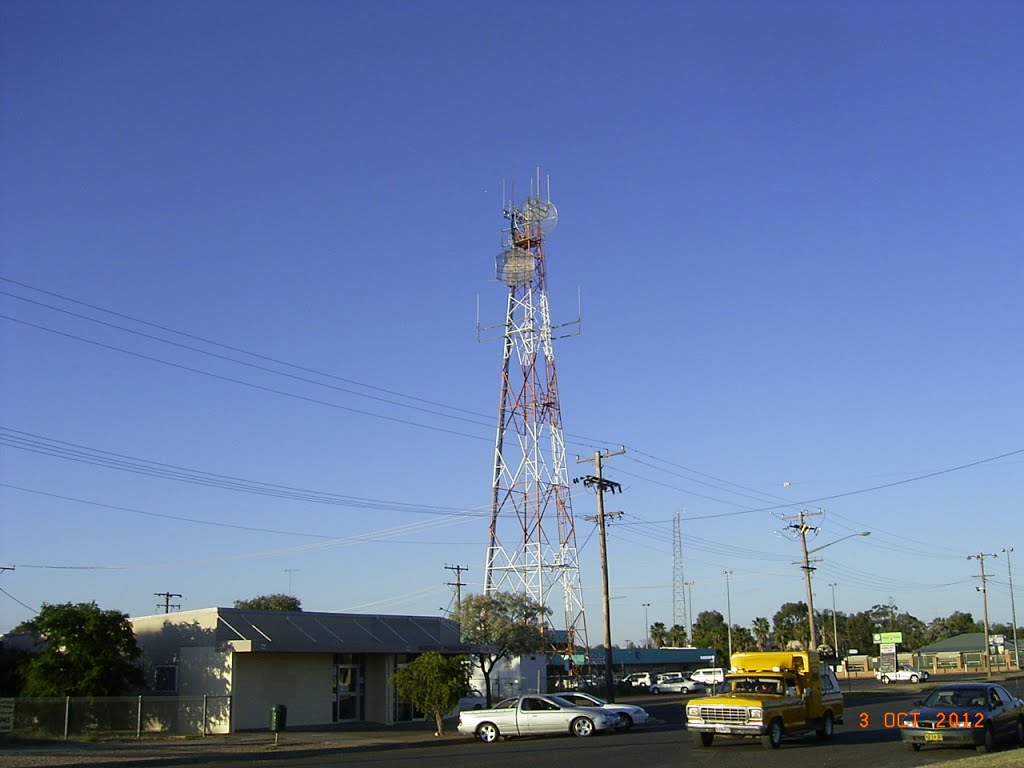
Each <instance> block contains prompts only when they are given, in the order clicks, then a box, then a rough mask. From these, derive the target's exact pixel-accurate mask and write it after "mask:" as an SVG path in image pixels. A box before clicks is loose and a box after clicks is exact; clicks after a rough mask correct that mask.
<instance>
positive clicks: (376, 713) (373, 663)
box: [363, 653, 395, 725]
mask: <svg viewBox="0 0 1024 768" xmlns="http://www.w3.org/2000/svg"><path fill="white" fill-rule="evenodd" d="M394 673H395V657H394V655H392V654H377V653H371V654H367V656H366V685H365V690H366V705H365V712H364V715H363V716H364V718H365V719H366V720H368V721H369V722H371V723H386V724H388V725H391V723H392V720H393V719H394V718H393V715H392V713H393V711H394V686H393V685H390V684H389V682H388V681H389V680H390V679H391V676H392V675H393V674H394Z"/></svg>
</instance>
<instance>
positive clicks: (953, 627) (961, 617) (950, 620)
mask: <svg viewBox="0 0 1024 768" xmlns="http://www.w3.org/2000/svg"><path fill="white" fill-rule="evenodd" d="M981 631H983V627H982V626H981V622H980V621H975V620H974V616H972V615H971V614H970V613H964V612H963V611H953V612H952V613H951V614H949V616H946V617H942V616H937V617H936V618H935V619H933V620H932V622H931V623H930V624H929V625H928V629H927V631H926V636H927V641H928V642H929V643H936V642H938V641H939V640H945V639H946V638H948V637H956V636H957V635H964V634H967V633H970V632H981Z"/></svg>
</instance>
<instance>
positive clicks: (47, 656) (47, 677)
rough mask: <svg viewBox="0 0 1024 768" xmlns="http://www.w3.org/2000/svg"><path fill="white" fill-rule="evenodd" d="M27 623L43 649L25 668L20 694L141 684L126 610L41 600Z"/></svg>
mask: <svg viewBox="0 0 1024 768" xmlns="http://www.w3.org/2000/svg"><path fill="white" fill-rule="evenodd" d="M26 628H27V629H28V630H29V631H31V632H34V633H35V634H36V635H38V636H39V637H40V638H42V639H43V640H44V641H45V644H46V649H45V650H44V651H43V652H42V653H40V654H38V655H36V656H34V657H33V658H32V660H31V661H29V663H28V665H27V667H26V669H25V687H24V689H23V691H22V695H24V696H47V697H49V696H119V695H122V694H125V693H129V692H131V691H133V690H138V689H139V688H141V687H142V686H143V685H144V682H143V676H142V670H141V669H140V668H139V664H138V662H139V659H140V657H141V655H142V653H141V651H140V650H139V646H138V644H136V642H135V633H134V632H133V631H132V625H131V622H129V621H128V616H127V615H126V614H124V613H121V612H119V611H101V610H100V609H99V608H98V607H97V605H96V603H78V604H71V603H63V604H61V605H48V604H46V603H44V604H43V608H42V610H41V611H39V615H38V616H36V617H35V618H34V619H32V621H30V622H28V623H27V624H26Z"/></svg>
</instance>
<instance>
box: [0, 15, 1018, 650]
mask: <svg viewBox="0 0 1024 768" xmlns="http://www.w3.org/2000/svg"><path fill="white" fill-rule="evenodd" d="M1022 22H1024V8H1022V6H1021V5H1020V4H1019V3H1011V2H980V3H979V2H970V3H969V2H957V3H951V2H927V3H926V2H901V3H891V2H885V3H882V2H865V3H821V2H777V3H755V2H724V3H723V2H715V3H712V2H694V3H660V2H650V3H644V4H639V5H637V4H629V5H627V4H606V5H594V4H590V3H575V2H563V3H535V2H524V3H521V4H519V5H518V6H517V7H516V8H515V11H514V12H510V8H509V6H508V5H507V4H506V5H500V4H497V3H480V2H433V3H426V2H423V3H414V2H372V3H371V2H347V3H346V2H334V3H319V2H297V3H289V4H286V5H282V4H280V3H264V2H247V3H241V2H223V3H217V4H207V3H194V2H182V3H175V4H157V3H144V4H138V3H126V2H92V3H69V2H6V3H4V4H3V6H2V7H0V77H2V79H3V82H4V97H3V100H2V102H0V135H2V137H3V141H2V144H0V232H2V235H0V238H2V253H3V255H2V268H0V275H2V277H3V278H4V279H3V280H2V281H0V305H2V311H0V314H2V315H3V318H2V322H0V344H2V350H3V359H4V365H3V370H2V372H0V402H2V406H0V408H2V426H3V429H2V430H0V434H2V435H3V444H2V451H3V452H2V465H0V482H2V485H0V505H2V510H3V512H2V515H3V517H2V525H3V529H2V536H0V565H5V566H16V570H14V571H4V572H2V573H0V588H2V589H3V590H4V592H3V593H0V631H2V630H7V629H9V628H10V627H12V626H13V625H15V624H17V623H18V622H21V621H24V620H27V619H29V618H30V617H31V616H32V614H33V611H32V610H30V609H34V608H36V607H38V606H39V605H41V604H42V603H43V602H50V603H56V602H65V601H76V602H77V601H87V600H96V601H97V602H98V603H99V604H100V605H101V607H104V608H115V609H118V610H122V611H125V612H127V613H130V614H132V615H144V614H149V613H153V612H155V607H156V603H157V602H158V600H159V599H158V598H156V597H155V596H154V593H156V592H165V591H169V592H173V593H180V594H182V595H183V597H182V598H180V600H177V602H180V603H181V604H182V607H183V608H200V607H207V606H212V605H230V604H231V603H232V601H234V600H235V599H238V598H244V597H251V596H254V595H257V594H265V593H270V592H287V591H288V590H289V589H291V590H292V591H293V592H294V593H295V594H296V595H297V596H298V597H299V598H300V599H301V600H302V602H303V606H304V607H305V608H306V609H308V610H324V611H345V610H357V611H380V612H385V613H421V614H431V615H436V614H437V613H439V612H440V611H441V610H442V609H445V608H447V607H449V605H450V603H451V600H452V590H451V588H450V587H447V586H446V585H445V582H447V581H450V580H451V577H452V573H451V572H449V571H446V570H444V567H443V566H444V565H445V564H461V565H465V566H469V568H470V570H469V571H468V573H465V574H464V575H463V578H464V579H466V580H468V582H469V584H468V587H467V589H469V590H470V591H478V590H479V589H480V585H481V583H482V572H481V570H482V566H483V560H484V547H485V544H486V533H487V531H486V529H487V522H486V509H487V503H488V499H489V489H490V476H491V462H492V452H493V431H494V420H495V406H496V404H497V398H498V374H499V366H500V348H499V346H498V345H496V344H479V343H477V339H476V331H475V324H476V320H477V316H476V312H477V310H476V306H477V300H478V298H477V297H479V306H480V319H481V322H483V323H484V324H490V323H495V322H498V321H499V320H500V319H501V316H502V312H503V310H504V292H503V289H502V288H501V286H500V285H499V284H497V283H496V282H495V281H494V271H493V270H494V256H495V254H496V253H497V252H498V251H499V249H500V244H501V238H500V230H501V227H502V225H503V224H504V222H503V220H502V217H501V207H502V183H503V180H505V181H506V182H508V183H511V182H513V181H515V182H516V183H517V184H518V185H519V186H520V187H521V188H522V187H523V186H525V185H526V183H527V181H528V179H529V178H530V177H531V175H532V174H533V173H534V170H535V168H536V167H538V166H540V167H541V168H542V169H543V172H544V173H545V174H549V175H550V180H551V195H552V199H553V200H554V201H555V202H556V204H557V205H558V207H559V211H560V221H559V225H558V227H557V229H556V230H555V231H554V232H553V233H552V235H551V237H550V239H549V240H548V244H547V249H546V252H547V258H548V263H549V271H548V275H549V280H550V298H551V303H552V308H553V315H554V320H555V322H565V321H570V320H573V319H575V317H576V311H577V296H578V295H579V296H581V297H582V309H583V322H582V331H583V332H582V334H581V335H580V336H578V337H574V338H571V339H566V340H563V341H560V342H559V343H558V347H557V352H556V355H557V362H558V372H559V383H560V389H561V402H562V414H563V421H564V424H565V429H566V432H567V434H568V441H569V447H568V449H569V452H570V455H572V454H577V453H578V454H581V455H592V454H593V452H594V451H595V450H597V449H604V448H610V449H615V448H617V447H618V446H619V445H620V444H623V445H625V446H627V452H626V454H625V455H623V456H620V457H616V458H614V459H611V460H610V461H609V462H608V463H607V465H606V475H607V476H608V477H610V478H612V479H615V480H617V481H619V482H621V483H622V484H623V489H624V493H623V494H622V496H621V497H618V496H617V497H615V499H614V507H615V508H616V509H621V510H622V511H623V512H624V513H625V515H624V517H623V518H622V520H621V521H620V522H616V523H615V524H614V525H612V527H611V532H610V534H609V552H610V569H611V581H612V597H613V601H612V608H613V624H614V628H613V640H614V641H616V642H619V643H625V642H626V641H627V640H634V641H641V640H642V639H643V636H644V616H645V611H644V608H643V607H642V606H643V603H650V608H649V609H648V610H647V615H648V617H649V619H650V620H651V621H658V620H660V621H665V622H666V623H670V622H671V620H672V588H671V586H672V519H673V515H674V514H675V513H676V512H679V513H681V516H682V519H683V524H682V530H683V539H684V558H685V569H686V574H685V575H686V579H687V580H692V581H693V582H694V585H693V587H692V598H693V606H692V607H693V610H694V613H696V612H698V611H701V610H707V609H715V610H719V611H721V612H722V613H723V614H725V613H726V612H727V610H728V606H727V604H726V589H725V586H726V585H725V579H724V576H723V571H725V570H731V571H733V575H732V577H731V586H730V594H731V610H732V616H733V620H734V622H736V623H740V624H746V625H749V623H750V621H751V620H752V619H753V618H754V617H755V616H761V615H767V616H769V617H770V616H771V614H772V613H773V612H774V611H775V610H777V608H778V607H779V605H780V604H781V603H783V602H786V601H797V600H803V599H804V594H805V593H804V585H803V580H802V576H801V573H800V571H799V569H798V568H797V567H796V566H794V565H793V561H795V560H797V559H798V558H799V544H798V543H797V542H795V541H793V540H791V539H788V538H786V537H785V536H782V535H779V533H778V532H779V531H782V530H783V529H784V526H785V525H786V521H784V520H781V519H780V516H782V515H787V514H793V513H795V512H796V511H797V510H798V509H800V508H801V507H806V508H808V509H817V508H819V507H821V508H823V509H824V510H825V514H824V515H823V516H822V517H820V518H815V522H816V523H817V524H820V526H821V531H820V533H819V535H818V536H817V538H815V539H814V540H813V541H812V542H811V546H821V545H823V544H827V543H828V542H830V541H834V540H836V539H839V538H842V537H844V536H847V535H848V534H850V533H853V532H856V531H860V530H871V531H872V535H871V536H870V537H865V538H860V537H857V538H853V539H850V540H848V541H843V542H841V543H837V544H836V546H835V547H833V548H830V549H828V550H827V551H824V552H821V553H819V554H820V556H821V557H823V558H824V560H823V562H821V563H819V564H818V566H819V567H818V570H817V571H816V573H815V595H816V602H817V604H818V605H819V607H826V608H827V607H830V606H831V602H832V595H833V590H832V589H831V588H830V587H829V586H828V585H829V584H835V585H836V587H835V590H834V593H835V597H836V603H837V608H838V609H839V610H843V611H858V610H863V609H867V608H870V607H871V606H872V605H874V604H876V603H888V602H890V601H891V602H895V604H896V605H897V606H898V607H899V608H900V609H901V610H907V611H910V612H911V613H913V614H915V615H916V616H918V617H919V618H921V619H923V620H925V621H928V620H930V619H931V618H933V617H935V616H936V615H947V614H949V613H950V612H952V611H954V610H964V611H971V612H973V613H974V614H975V615H976V616H980V614H981V601H980V599H979V596H978V593H977V592H976V591H975V585H976V584H977V578H976V575H977V573H978V568H977V563H976V562H974V561H968V560H967V557H966V556H967V555H968V554H972V553H979V552H985V553H998V554H1000V557H999V559H997V560H988V561H987V568H988V570H989V572H990V573H991V574H992V578H991V580H990V584H989V612H990V617H991V619H992V620H993V621H997V622H998V621H1009V618H1010V593H1009V588H1008V574H1007V567H1006V558H1005V556H1004V555H1003V554H1002V552H1001V550H1002V549H1003V548H1006V547H1013V546H1018V548H1019V552H1018V553H1015V557H1018V558H1024V535H1022V534H1024V522H1022V521H1024V515H1022V514H1021V513H1022V498H1024V452H1022V451H1024V428H1022V427H1024V407H1022V398H1021V392H1024V349H1022V347H1024V344H1022V339H1024V334H1022V328H1024V302H1022V301H1021V298H1020V297H1021V295H1022V290H1024V266H1022V261H1021V253H1022V250H1024V249H1022V245H1024V228H1022V224H1021V222H1022V217H1021V211H1022V208H1024V206H1022V202H1024V192H1022V190H1024V184H1022V182H1024V150H1022V143H1021V141H1020V136H1021V135H1024V106H1022V101H1021V99H1020V94H1021V93H1022V92H1024V68H1022V67H1021V57H1020V47H1019V30H1020V29H1021V25H1022ZM86 318H92V320H89V319H86ZM96 321H100V322H96ZM183 334H186V335H183ZM160 339H163V340H165V341H160ZM166 341H170V342H172V343H170V344H169V343H166ZM197 349H198V350H203V351H205V354H204V353H203V352H199V351H197ZM239 361H241V362H239ZM67 444H72V445H71V446H69V445H67ZM58 446H62V449H61V450H58ZM72 446H74V448H73V450H74V451H75V453H74V454H73V455H74V458H75V459H77V460H72V459H70V458H62V456H68V455H69V454H68V453H67V451H68V450H69V449H72ZM101 452H108V453H101ZM55 454H60V455H55ZM110 454H117V455H118V456H116V457H114V456H111V455H110ZM995 457H1002V458H995ZM990 459H992V460H990ZM113 460H116V461H117V462H118V463H121V462H130V470H131V471H123V470H120V469H115V468H112V466H111V464H112V463H114V461H113ZM977 462H980V463H977ZM154 463H159V464H160V465H165V466H163V467H162V469H161V470H160V471H159V472H156V474H159V475H162V476H154V467H155V466H156V465H155V464H154ZM967 465H972V466H967ZM121 466H124V465H123V464H121ZM172 468H173V469H172ZM181 468H184V469H187V470H189V471H188V472H187V473H186V472H183V470H182V469H181ZM946 470H951V471H946ZM570 471H571V473H572V474H574V475H576V474H584V471H583V470H582V469H581V468H579V467H577V466H576V465H575V464H573V465H572V466H570ZM196 473H206V474H204V475H202V476H201V477H199V478H198V479H197V475H196ZM935 473H939V474H935ZM168 474H173V475H174V476H175V477H178V478H179V479H171V478H169V477H167V476H166V475H168ZM183 475H187V477H188V479H189V480H190V481H189V482H184V481H182V480H181V479H180V478H181V477H182V476H183ZM928 475H931V476H929V477H925V476H928ZM225 478H235V479H234V480H226V479H225ZM225 484H230V485H233V486H234V487H233V488H225V487H224V485H225ZM257 484H263V485H257ZM239 486H241V488H239ZM270 486H274V488H270ZM282 486H283V487H286V488H287V489H292V490H282V488H281V487H282ZM294 489H301V492H300V491H296V490H294ZM871 489H875V490H871ZM257 490H261V491H262V492H255V491H257ZM268 490H269V492H270V493H271V494H272V495H268V493H267V492H268ZM310 492H312V495H314V496H316V500H314V501H310V500H309V499H308V497H309V496H310V495H311V494H310ZM326 494H333V495H331V496H326ZM297 497H302V498H297ZM342 497H343V498H342ZM573 504H574V508H575V511H576V514H577V515H584V514H588V515H589V514H593V511H594V499H593V496H591V495H588V494H586V493H581V492H577V493H575V495H574V500H573ZM183 518H186V519H183ZM577 532H578V533H577V536H578V540H579V542H580V543H581V544H582V545H583V551H582V561H583V572H582V580H583V584H584V587H585V594H586V600H587V610H588V625H589V628H590V634H591V635H592V640H595V641H596V640H599V639H600V638H599V637H598V635H599V633H600V626H601V618H600V599H599V597H600V594H599V590H598V585H599V583H600V581H599V570H598V559H597V555H598V552H597V550H598V546H597V539H596V537H595V536H592V535H591V532H592V525H591V524H590V523H587V522H585V521H582V520H580V521H578V523H577ZM1012 562H1014V563H1016V561H1012ZM1015 572H1019V573H1021V574H1024V570H1019V569H1015ZM1017 579H1018V582H1019V583H1020V584H1021V585H1022V588H1024V575H1018V576H1017ZM1022 606H1024V604H1022Z"/></svg>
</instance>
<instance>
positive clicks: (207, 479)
mask: <svg viewBox="0 0 1024 768" xmlns="http://www.w3.org/2000/svg"><path fill="white" fill-rule="evenodd" d="M4 432H8V433H15V434H13V435H8V434H3V433H4ZM26 436H27V437H26ZM0 445H7V446H8V447H11V448H20V449H22V450H29V451H31V452H34V453H42V454H44V455H48V456H53V457H55V458H63V459H67V460H70V461H78V462H81V463H85V464H93V465H97V466H103V467H107V468H110V469H118V470H122V471H125V472H130V473H133V474H139V475H148V476H152V477H160V478H163V479H167V480H176V481H178V482H185V483H191V484H194V485H201V486H210V487H216V488H223V489H226V490H233V491H240V492H244V493H251V494H256V495H261V496H272V497H278V498H285V499H290V500H295V501H308V502H313V503H317V504H329V505H336V506H348V507H356V508H360V509H381V510H386V511H392V512H409V513H414V514H435V515H452V514H467V515H470V516H474V517H475V516H478V515H481V514H483V513H482V512H470V511H465V510H460V509H458V508H456V507H443V506H435V505H420V504H408V503H405V502H398V501H387V500H384V499H373V498H367V497H361V496H349V495H344V494H337V493H332V492H327V491H317V490H311V489H308V488H298V487H295V486H288V485H279V484H276V483H266V482H263V481H260V480H249V479H246V478H242V477H237V476H233V475H223V474H217V473H213V472H206V471H203V470H198V469H190V468H188V467H181V466H178V465H175V464H166V463H163V462H157V461H152V460H149V459H142V458H139V457H136V456H128V455H125V454H119V453H113V452H111V451H105V450H102V449H99V448H91V447H89V446H84V445H80V444H76V443H69V442H66V441H63V440H55V439H53V438H48V437H44V436H41V435H35V434H32V433H29V432H21V431H20V430H14V429H10V428H8V427H3V426H0ZM0 485H4V484H3V483H0ZM12 487H14V486H12Z"/></svg>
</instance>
